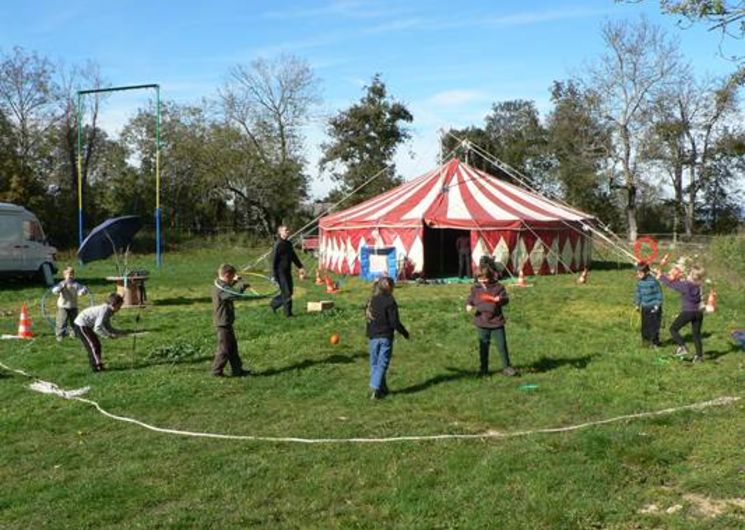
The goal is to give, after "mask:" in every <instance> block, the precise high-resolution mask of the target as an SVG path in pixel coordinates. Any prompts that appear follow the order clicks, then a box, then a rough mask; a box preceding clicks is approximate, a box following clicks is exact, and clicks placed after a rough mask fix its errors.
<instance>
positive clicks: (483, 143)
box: [440, 125, 509, 178]
mask: <svg viewBox="0 0 745 530" xmlns="http://www.w3.org/2000/svg"><path fill="white" fill-rule="evenodd" d="M440 150H441V152H442V153H444V154H445V155H452V156H457V157H460V158H461V159H462V160H463V161H464V162H466V163H467V164H468V165H469V166H471V167H475V168H476V169H479V170H481V171H484V172H486V173H489V174H492V175H495V176H499V177H501V178H509V176H506V175H504V174H503V173H502V172H500V171H498V170H497V169H496V168H495V166H494V164H493V163H492V162H490V161H489V159H488V158H487V157H485V156H482V155H481V153H480V151H483V152H485V153H486V154H489V155H491V154H492V153H494V152H496V150H497V147H496V146H494V145H493V144H492V139H491V136H489V134H488V133H487V132H486V130H484V128H483V127H476V126H473V125H472V126H470V127H466V128H464V129H450V130H448V131H446V132H445V134H444V135H443V137H442V139H441V146H440ZM474 151H476V152H474Z"/></svg>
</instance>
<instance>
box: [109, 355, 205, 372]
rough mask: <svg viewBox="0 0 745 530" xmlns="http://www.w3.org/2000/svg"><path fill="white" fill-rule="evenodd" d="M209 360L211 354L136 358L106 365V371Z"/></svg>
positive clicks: (140, 368) (124, 370)
mask: <svg viewBox="0 0 745 530" xmlns="http://www.w3.org/2000/svg"><path fill="white" fill-rule="evenodd" d="M209 360H212V356H211V355H199V356H194V357H185V358H183V359H168V358H166V357H164V358H162V359H138V360H136V361H134V363H127V362H126V361H121V362H120V363H119V364H117V365H114V366H110V365H106V371H107V372H127V371H130V370H143V369H145V368H150V367H152V366H163V365H173V366H176V365H177V364H197V363H203V362H205V361H209Z"/></svg>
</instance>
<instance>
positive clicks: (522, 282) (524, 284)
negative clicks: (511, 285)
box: [515, 269, 528, 287]
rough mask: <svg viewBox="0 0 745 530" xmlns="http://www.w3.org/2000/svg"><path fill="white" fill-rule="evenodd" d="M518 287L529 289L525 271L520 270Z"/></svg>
mask: <svg viewBox="0 0 745 530" xmlns="http://www.w3.org/2000/svg"><path fill="white" fill-rule="evenodd" d="M515 285H517V286H518V287H527V286H528V282H526V281H525V273H523V270H522V269H520V273H519V274H518V275H517V283H516V284H515Z"/></svg>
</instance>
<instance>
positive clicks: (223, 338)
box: [212, 263, 249, 377]
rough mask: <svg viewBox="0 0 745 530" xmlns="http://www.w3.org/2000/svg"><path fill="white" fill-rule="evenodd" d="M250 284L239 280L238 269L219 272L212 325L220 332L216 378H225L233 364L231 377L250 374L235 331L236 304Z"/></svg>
mask: <svg viewBox="0 0 745 530" xmlns="http://www.w3.org/2000/svg"><path fill="white" fill-rule="evenodd" d="M246 288H248V284H245V283H243V282H242V281H241V278H240V276H236V270H235V267H233V266H232V265H228V264H227V263H224V264H222V265H220V267H219V268H218V269H217V280H215V286H214V288H213V289H212V307H213V313H212V322H213V323H214V325H215V329H216V330H217V351H216V352H215V360H214V361H213V363H212V375H214V376H217V377H222V376H223V375H224V374H223V369H224V368H225V365H226V364H228V363H230V370H231V375H232V376H233V377H242V376H246V375H248V374H249V371H248V370H244V369H243V362H242V361H241V357H240V355H238V341H237V339H236V338H235V331H233V322H234V321H235V308H234V307H233V301H234V300H236V299H238V298H240V297H241V294H242V293H243V291H245V290H246Z"/></svg>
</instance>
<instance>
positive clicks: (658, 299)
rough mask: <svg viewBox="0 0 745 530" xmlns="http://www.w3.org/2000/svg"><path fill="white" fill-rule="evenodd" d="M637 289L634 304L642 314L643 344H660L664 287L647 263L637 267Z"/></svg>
mask: <svg viewBox="0 0 745 530" xmlns="http://www.w3.org/2000/svg"><path fill="white" fill-rule="evenodd" d="M636 278H637V282H636V291H635V292H634V305H635V306H636V308H637V310H639V311H640V312H641V315H642V344H643V345H645V346H647V345H649V344H652V345H654V346H659V345H660V326H661V325H662V288H661V287H660V282H658V281H657V279H656V278H655V277H654V276H653V275H652V274H650V273H649V265H648V264H647V263H639V265H637V267H636Z"/></svg>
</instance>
